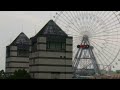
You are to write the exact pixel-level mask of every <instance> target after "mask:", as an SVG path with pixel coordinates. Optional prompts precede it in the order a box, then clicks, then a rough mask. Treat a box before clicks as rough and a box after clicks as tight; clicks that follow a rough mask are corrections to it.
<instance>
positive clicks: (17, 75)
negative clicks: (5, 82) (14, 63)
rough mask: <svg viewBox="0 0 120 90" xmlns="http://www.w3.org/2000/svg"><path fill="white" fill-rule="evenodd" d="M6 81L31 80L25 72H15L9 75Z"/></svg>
mask: <svg viewBox="0 0 120 90" xmlns="http://www.w3.org/2000/svg"><path fill="white" fill-rule="evenodd" d="M8 79H31V77H30V74H29V73H28V72H27V71H26V70H24V69H23V70H20V69H19V70H18V71H15V72H14V74H13V75H10V76H9V77H8Z"/></svg>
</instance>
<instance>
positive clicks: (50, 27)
mask: <svg viewBox="0 0 120 90" xmlns="http://www.w3.org/2000/svg"><path fill="white" fill-rule="evenodd" d="M40 35H57V36H66V37H67V36H68V35H67V34H66V33H65V32H64V31H63V30H62V29H61V28H60V27H59V26H58V25H57V24H56V23H55V22H54V21H53V20H50V21H49V22H48V23H47V24H46V25H45V26H44V27H43V28H42V29H41V30H40V31H39V32H38V33H37V34H36V35H35V37H39V36H40Z"/></svg>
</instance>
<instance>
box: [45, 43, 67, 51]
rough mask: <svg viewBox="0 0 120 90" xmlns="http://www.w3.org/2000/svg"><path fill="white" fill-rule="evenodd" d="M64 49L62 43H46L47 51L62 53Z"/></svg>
mask: <svg viewBox="0 0 120 90" xmlns="http://www.w3.org/2000/svg"><path fill="white" fill-rule="evenodd" d="M65 48H66V47H65V43H63V42H47V50H55V51H63V50H65Z"/></svg>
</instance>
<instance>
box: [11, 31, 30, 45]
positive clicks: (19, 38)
mask: <svg viewBox="0 0 120 90" xmlns="http://www.w3.org/2000/svg"><path fill="white" fill-rule="evenodd" d="M18 44H30V39H29V38H28V37H27V36H26V35H25V34H24V32H21V33H20V34H19V35H18V36H17V38H16V39H15V40H14V41H13V42H12V43H11V44H10V46H14V45H15V46H16V45H18Z"/></svg>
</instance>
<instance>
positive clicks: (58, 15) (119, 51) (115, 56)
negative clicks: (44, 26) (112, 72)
mask: <svg viewBox="0 0 120 90" xmlns="http://www.w3.org/2000/svg"><path fill="white" fill-rule="evenodd" d="M63 12H64V11H60V13H59V14H58V13H57V17H56V18H55V22H56V21H57V19H58V18H59V17H60V16H61V14H62V13H63ZM112 12H113V14H114V15H115V17H116V18H117V20H118V22H119V24H120V19H119V18H118V17H117V15H116V13H115V12H114V11H112ZM119 53H120V48H119V50H118V52H117V53H116V55H114V58H113V59H112V60H113V61H111V63H109V64H108V65H111V64H112V63H113V62H114V61H115V60H116V58H117V56H118V54H119Z"/></svg>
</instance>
